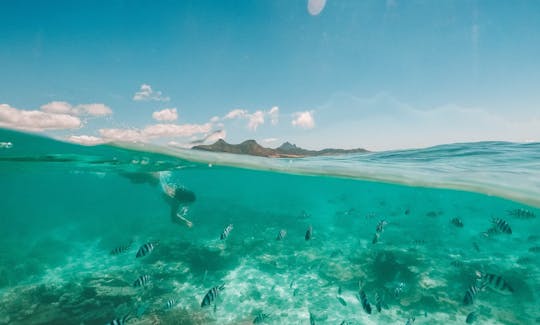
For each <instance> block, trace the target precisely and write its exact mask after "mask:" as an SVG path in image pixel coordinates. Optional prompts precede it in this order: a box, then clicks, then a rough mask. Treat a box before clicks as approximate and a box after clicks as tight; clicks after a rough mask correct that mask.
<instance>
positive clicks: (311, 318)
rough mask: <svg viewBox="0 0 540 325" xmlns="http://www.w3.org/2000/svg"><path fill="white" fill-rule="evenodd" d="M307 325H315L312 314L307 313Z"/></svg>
mask: <svg viewBox="0 0 540 325" xmlns="http://www.w3.org/2000/svg"><path fill="white" fill-rule="evenodd" d="M309 325H315V315H313V313H312V312H309Z"/></svg>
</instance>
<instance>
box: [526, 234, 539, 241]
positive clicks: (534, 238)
mask: <svg viewBox="0 0 540 325" xmlns="http://www.w3.org/2000/svg"><path fill="white" fill-rule="evenodd" d="M538 239H540V236H538V235H529V237H527V241H538Z"/></svg>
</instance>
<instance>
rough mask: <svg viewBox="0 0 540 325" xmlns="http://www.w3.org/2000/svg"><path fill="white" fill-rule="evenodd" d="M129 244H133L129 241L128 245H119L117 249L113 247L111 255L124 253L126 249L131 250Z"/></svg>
mask: <svg viewBox="0 0 540 325" xmlns="http://www.w3.org/2000/svg"><path fill="white" fill-rule="evenodd" d="M131 244H133V240H132V241H130V242H129V243H128V244H125V245H120V246H118V247H115V248H113V249H112V250H111V255H118V254H122V253H125V252H126V251H127V250H128V249H130V248H131Z"/></svg>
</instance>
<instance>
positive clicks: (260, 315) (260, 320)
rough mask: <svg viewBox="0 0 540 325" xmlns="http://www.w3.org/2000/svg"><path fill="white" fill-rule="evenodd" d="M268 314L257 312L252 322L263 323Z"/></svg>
mask: <svg viewBox="0 0 540 325" xmlns="http://www.w3.org/2000/svg"><path fill="white" fill-rule="evenodd" d="M269 317H270V315H268V314H265V313H258V314H257V317H255V319H254V320H253V324H260V323H263V322H264V321H266V319H267V318H269Z"/></svg>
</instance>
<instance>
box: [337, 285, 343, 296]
mask: <svg viewBox="0 0 540 325" xmlns="http://www.w3.org/2000/svg"><path fill="white" fill-rule="evenodd" d="M342 293H343V290H342V289H341V286H339V287H338V289H337V294H338V296H341V294H342Z"/></svg>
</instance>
